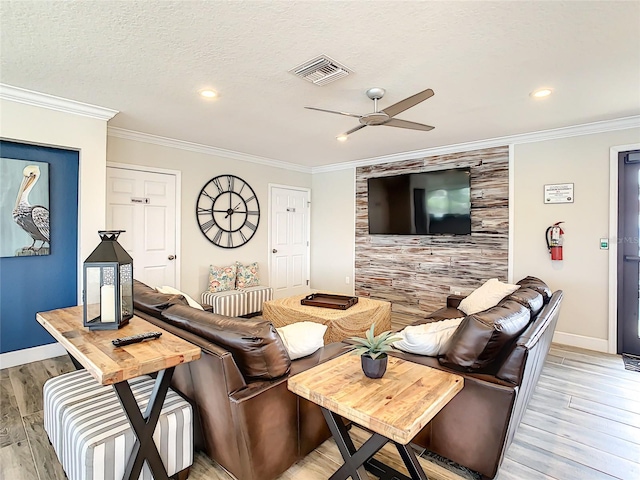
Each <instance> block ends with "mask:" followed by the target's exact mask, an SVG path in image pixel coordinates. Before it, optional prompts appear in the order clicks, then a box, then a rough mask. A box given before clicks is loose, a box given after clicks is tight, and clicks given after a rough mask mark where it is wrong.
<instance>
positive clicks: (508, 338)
mask: <svg viewBox="0 0 640 480" xmlns="http://www.w3.org/2000/svg"><path fill="white" fill-rule="evenodd" d="M530 318H531V312H530V311H529V309H528V308H527V307H525V306H524V305H522V304H520V303H518V302H516V301H514V300H507V301H505V302H503V303H502V304H500V305H497V306H495V307H493V308H490V309H488V310H485V311H483V312H478V313H475V314H473V315H468V316H466V317H465V318H464V320H462V323H460V326H459V327H458V329H457V330H456V331H455V333H454V334H453V337H451V343H450V344H449V349H448V350H447V353H446V354H445V355H444V356H443V357H442V358H440V363H441V364H442V365H445V366H448V367H452V368H462V369H464V370H467V371H482V370H485V371H486V370H487V369H489V367H491V366H492V364H493V363H494V362H495V361H496V360H498V359H500V358H501V357H502V356H503V355H505V354H506V353H505V352H504V350H505V347H507V346H508V345H510V344H511V342H512V341H513V340H514V339H515V338H516V337H517V336H518V335H520V333H522V331H523V330H524V329H525V328H526V327H527V324H528V323H529V320H530Z"/></svg>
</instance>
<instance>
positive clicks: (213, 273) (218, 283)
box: [208, 265, 236, 293]
mask: <svg viewBox="0 0 640 480" xmlns="http://www.w3.org/2000/svg"><path fill="white" fill-rule="evenodd" d="M234 288H236V266H235V265H227V266H226V267H216V266H215V265H209V288H208V290H209V291H210V292H211V293H215V292H225V291H227V290H233V289H234Z"/></svg>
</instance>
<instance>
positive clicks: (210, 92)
mask: <svg viewBox="0 0 640 480" xmlns="http://www.w3.org/2000/svg"><path fill="white" fill-rule="evenodd" d="M200 95H202V96H203V97H205V98H216V97H217V96H218V92H216V91H215V90H200Z"/></svg>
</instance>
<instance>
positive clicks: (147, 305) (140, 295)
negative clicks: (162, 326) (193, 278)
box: [133, 280, 188, 317]
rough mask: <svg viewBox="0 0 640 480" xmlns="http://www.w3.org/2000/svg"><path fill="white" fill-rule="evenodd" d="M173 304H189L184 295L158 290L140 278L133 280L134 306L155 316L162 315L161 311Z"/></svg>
mask: <svg viewBox="0 0 640 480" xmlns="http://www.w3.org/2000/svg"><path fill="white" fill-rule="evenodd" d="M171 305H188V303H187V300H186V299H185V298H184V297H183V296H182V295H176V294H171V293H169V294H167V293H160V292H156V290H155V289H153V288H151V287H150V286H149V285H146V284H144V283H142V282H140V281H138V280H134V281H133V308H134V309H136V310H141V311H143V312H145V313H148V314H149V315H153V316H154V317H160V313H161V312H162V311H163V310H164V309H166V308H169V307H170V306H171Z"/></svg>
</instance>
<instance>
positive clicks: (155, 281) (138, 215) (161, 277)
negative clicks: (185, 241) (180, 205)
mask: <svg viewBox="0 0 640 480" xmlns="http://www.w3.org/2000/svg"><path fill="white" fill-rule="evenodd" d="M176 200H177V199H176V176H175V175H172V174H165V173H155V172H146V171H139V170H130V169H126V168H115V167H108V168H107V228H108V229H110V230H125V233H122V234H121V235H120V237H119V239H118V242H119V243H120V244H121V245H122V246H123V247H124V249H125V250H127V252H128V253H129V255H131V257H132V258H133V274H134V278H136V279H137V280H140V281H141V282H144V283H146V284H147V285H150V286H152V287H158V286H163V285H168V286H172V287H176V288H179V287H180V285H179V272H178V268H177V265H176V264H177V262H176V257H177V252H176V246H177V235H178V231H179V230H178V228H177V224H176V221H177V219H176Z"/></svg>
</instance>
